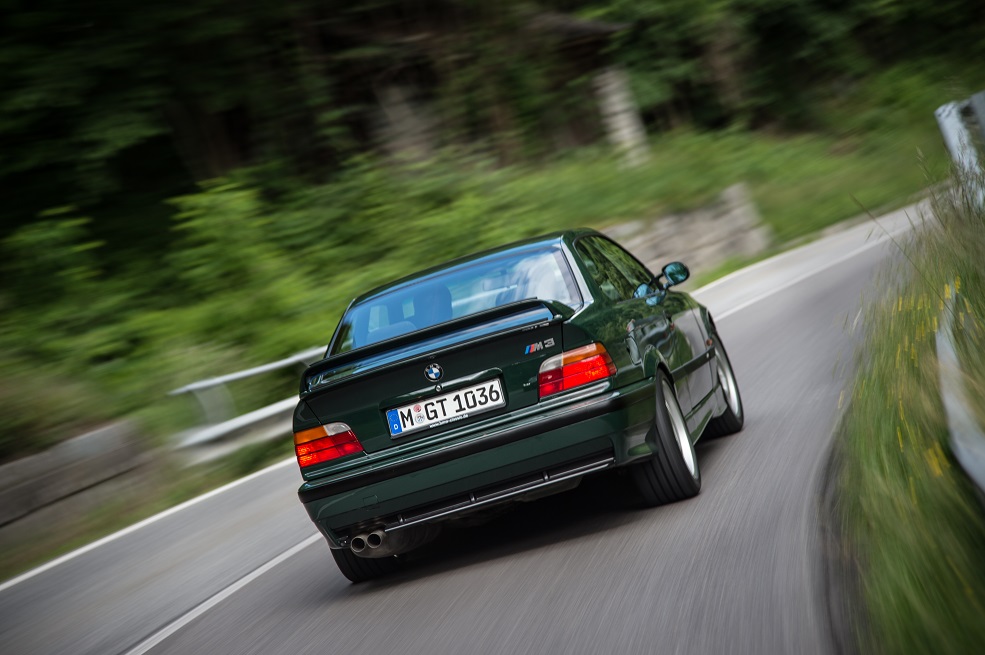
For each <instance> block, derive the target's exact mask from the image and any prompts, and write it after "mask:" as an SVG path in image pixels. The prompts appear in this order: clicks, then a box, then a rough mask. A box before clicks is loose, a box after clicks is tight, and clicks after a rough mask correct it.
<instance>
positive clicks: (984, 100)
mask: <svg viewBox="0 0 985 655" xmlns="http://www.w3.org/2000/svg"><path fill="white" fill-rule="evenodd" d="M934 116H935V117H936V118H937V125H938V127H939V128H940V131H941V136H943V137H944V144H945V145H946V146H947V149H948V152H950V153H951V159H952V160H954V164H955V166H957V168H958V173H959V174H960V175H962V176H964V177H965V178H966V179H968V180H969V181H970V182H971V183H972V184H975V185H976V186H977V187H978V188H977V195H978V203H979V204H985V188H983V187H982V185H981V184H980V180H981V175H982V169H981V166H980V158H979V154H978V148H977V147H976V144H979V143H982V142H983V140H985V91H981V92H979V93H976V94H975V95H973V96H971V97H970V98H968V99H967V100H962V101H959V102H949V103H947V104H943V105H941V106H940V107H938V108H937V111H935V112H934ZM976 135H977V137H976Z"/></svg>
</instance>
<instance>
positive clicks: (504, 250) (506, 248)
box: [352, 228, 599, 305]
mask: <svg viewBox="0 0 985 655" xmlns="http://www.w3.org/2000/svg"><path fill="white" fill-rule="evenodd" d="M597 234H599V233H598V232H597V231H595V230H592V229H589V228H579V229H574V230H563V231H558V232H550V233H548V234H542V235H540V236H536V237H531V238H529V239H523V240H520V241H514V242H512V243H507V244H504V245H502V246H498V247H496V248H490V249H488V250H482V251H479V252H475V253H472V254H469V255H465V256H463V257H458V258H456V259H452V260H449V261H446V262H442V263H441V264H438V265H436V266H432V267H430V268H426V269H423V270H420V271H417V272H416V273H411V274H410V275H406V276H404V277H402V278H399V279H397V280H393V281H392V282H387V283H386V284H382V285H380V286H378V287H375V288H373V289H370V290H369V291H367V292H366V293H363V294H361V295H359V296H357V297H356V298H355V299H354V300H353V301H352V304H353V305H356V304H359V303H362V302H363V301H365V300H368V299H370V298H373V297H375V296H378V295H380V294H383V293H386V292H388V291H392V290H393V289H397V288H400V287H405V286H411V285H413V284H416V283H418V282H420V281H422V280H424V279H427V278H429V277H431V276H432V275H434V274H435V273H440V272H441V271H446V270H448V269H450V268H455V267H457V266H462V265H463V264H468V263H469V262H473V261H479V260H481V259H485V258H486V257H490V256H494V255H500V254H508V253H523V252H532V251H535V250H541V249H543V248H551V247H555V248H556V247H559V246H560V245H561V244H562V243H568V244H571V243H572V242H574V240H575V239H578V238H579V237H582V236H586V235H597Z"/></svg>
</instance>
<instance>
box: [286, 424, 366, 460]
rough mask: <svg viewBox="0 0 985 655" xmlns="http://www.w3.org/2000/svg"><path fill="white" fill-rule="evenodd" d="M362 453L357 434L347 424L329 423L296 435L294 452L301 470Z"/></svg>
mask: <svg viewBox="0 0 985 655" xmlns="http://www.w3.org/2000/svg"><path fill="white" fill-rule="evenodd" d="M362 451H363V446H362V444H361V443H359V440H358V439H356V434H355V433H354V432H353V431H352V428H350V427H349V426H348V425H346V424H345V423H329V424H328V425H319V426H318V427H317V428H311V429H310V430H301V432H295V433H294V452H295V453H296V454H297V456H298V465H299V466H300V467H301V468H304V467H305V466H311V465H312V464H321V463H322V462H327V461H329V460H333V459H338V458H339V457H345V456H346V455H352V454H354V453H361V452H362Z"/></svg>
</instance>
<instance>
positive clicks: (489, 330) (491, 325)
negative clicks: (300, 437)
mask: <svg viewBox="0 0 985 655" xmlns="http://www.w3.org/2000/svg"><path fill="white" fill-rule="evenodd" d="M574 313H575V310H574V309H572V308H571V307H568V306H567V305H564V304H562V303H559V302H555V301H551V300H537V299H528V300H520V301H517V302H512V303H509V304H506V305H501V306H499V307H494V308H492V309H487V310H485V311H482V312H478V313H475V314H470V315H468V316H463V317H461V318H456V319H453V320H451V321H447V322H445V323H440V324H438V325H433V326H431V327H427V328H424V329H421V330H416V331H414V332H408V333H407V334H402V335H400V336H397V337H393V338H392V339H387V340H385V341H380V342H377V343H373V344H370V345H367V346H363V347H362V348H355V349H353V350H350V351H347V352H344V353H340V354H338V355H333V356H331V357H328V358H326V359H323V360H322V361H320V362H316V363H314V364H312V365H311V366H309V367H308V368H307V369H305V372H304V375H303V376H302V377H301V388H300V390H299V395H300V397H301V399H302V400H303V399H305V398H307V397H308V396H310V395H311V394H312V393H313V392H315V391H318V392H320V391H322V390H324V389H326V388H329V387H330V386H334V383H336V382H338V381H340V380H341V379H343V378H347V379H348V378H351V376H353V375H359V374H362V373H366V372H369V371H371V370H372V371H375V370H378V369H380V368H381V367H384V366H388V365H391V364H396V363H399V362H402V361H404V360H406V359H408V358H411V357H415V356H417V355H422V354H424V353H426V352H428V351H430V350H434V349H435V348H438V347H441V346H447V345H449V340H450V339H451V340H453V341H454V343H455V344H456V345H458V344H462V345H465V344H472V345H474V344H475V343H476V342H481V341H483V340H485V339H488V338H491V337H493V336H498V335H501V334H504V333H507V332H513V331H524V330H530V329H533V328H534V327H536V326H539V325H543V324H546V323H553V322H557V321H564V320H567V319H568V318H570V317H571V316H573V315H574Z"/></svg>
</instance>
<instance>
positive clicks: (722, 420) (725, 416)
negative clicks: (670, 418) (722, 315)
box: [704, 334, 745, 439]
mask: <svg viewBox="0 0 985 655" xmlns="http://www.w3.org/2000/svg"><path fill="white" fill-rule="evenodd" d="M711 338H712V339H713V340H714V342H715V364H716V368H717V370H718V385H719V387H720V391H721V393H722V395H723V396H724V397H725V411H724V412H722V413H721V414H719V415H718V416H716V417H715V418H713V419H711V421H709V422H708V427H706V428H705V433H704V436H706V437H708V438H710V439H714V438H715V437H724V436H727V435H730V434H735V433H736V432H738V431H740V430H741V429H742V425H743V423H744V422H745V412H744V411H743V409H742V396H741V395H740V394H739V384H738V382H736V381H735V373H733V372H732V363H731V362H730V361H729V358H728V353H727V352H725V346H723V345H722V340H721V338H720V337H719V336H718V335H717V334H712V336H711Z"/></svg>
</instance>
